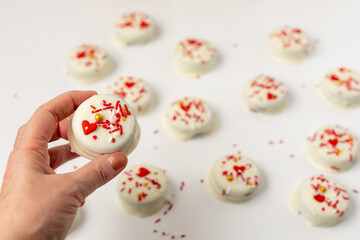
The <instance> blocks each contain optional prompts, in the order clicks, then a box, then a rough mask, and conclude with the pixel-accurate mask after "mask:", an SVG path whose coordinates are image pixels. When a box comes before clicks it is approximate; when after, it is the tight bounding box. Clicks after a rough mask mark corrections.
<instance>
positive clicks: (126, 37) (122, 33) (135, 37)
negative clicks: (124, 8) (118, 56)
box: [114, 12, 155, 46]
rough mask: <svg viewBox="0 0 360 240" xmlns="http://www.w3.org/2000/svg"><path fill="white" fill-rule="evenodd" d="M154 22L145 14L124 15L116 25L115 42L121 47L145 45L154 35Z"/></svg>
mask: <svg viewBox="0 0 360 240" xmlns="http://www.w3.org/2000/svg"><path fill="white" fill-rule="evenodd" d="M154 29H155V28H154V23H153V20H152V19H151V18H150V17H149V16H148V15H147V14H145V13H139V12H133V13H127V14H124V15H122V16H121V17H120V18H119V19H118V20H117V21H116V23H115V27H114V40H115V43H117V44H118V45H120V46H126V45H135V44H143V43H145V42H147V41H149V40H150V39H151V38H152V37H153V35H154Z"/></svg>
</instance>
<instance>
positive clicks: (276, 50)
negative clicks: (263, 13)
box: [268, 26, 309, 64]
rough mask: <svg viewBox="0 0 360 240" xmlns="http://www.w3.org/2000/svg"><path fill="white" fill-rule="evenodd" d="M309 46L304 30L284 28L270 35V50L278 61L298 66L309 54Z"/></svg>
mask: <svg viewBox="0 0 360 240" xmlns="http://www.w3.org/2000/svg"><path fill="white" fill-rule="evenodd" d="M308 45H309V39H308V37H307V36H306V35H305V34H304V33H303V32H302V30H300V29H299V28H294V27H290V26H283V27H279V28H277V29H275V30H274V31H273V32H272V33H271V34H270V38H269V43H268V50H269V52H270V54H271V55H272V56H273V57H274V58H275V59H276V60H278V61H280V62H283V63H288V64H296V63H299V62H301V61H302V60H304V58H305V57H306V55H307V54H308Z"/></svg>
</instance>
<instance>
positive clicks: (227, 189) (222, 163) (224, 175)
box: [207, 154, 260, 202]
mask: <svg viewBox="0 0 360 240" xmlns="http://www.w3.org/2000/svg"><path fill="white" fill-rule="evenodd" d="M259 180H260V173H259V170H258V168H257V167H256V165H255V163H254V162H253V161H252V160H251V159H250V158H248V157H246V156H243V155H240V154H236V155H227V156H224V157H221V158H219V159H218V160H217V161H216V162H215V164H214V165H213V167H212V168H211V170H210V172H209V174H208V177H207V187H208V190H209V192H210V193H211V195H212V196H214V197H215V198H217V199H219V200H221V201H229V202H243V201H246V200H248V199H249V198H251V197H253V196H254V194H255V192H256V190H257V189H258V186H259Z"/></svg>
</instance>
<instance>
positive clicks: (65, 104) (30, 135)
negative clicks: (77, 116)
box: [23, 91, 97, 144]
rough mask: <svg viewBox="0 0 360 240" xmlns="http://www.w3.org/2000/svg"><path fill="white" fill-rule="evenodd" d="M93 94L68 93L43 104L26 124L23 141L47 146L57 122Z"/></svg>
mask: <svg viewBox="0 0 360 240" xmlns="http://www.w3.org/2000/svg"><path fill="white" fill-rule="evenodd" d="M95 94H97V93H96V92H95V91H69V92H66V93H63V94H61V95H59V96H57V97H55V98H53V99H52V100H50V101H49V102H47V103H45V104H43V105H42V106H40V107H39V108H38V109H37V110H36V112H35V113H34V114H33V116H32V117H31V118H30V120H29V122H28V123H27V124H26V127H25V129H24V132H23V139H27V140H30V139H31V140H30V141H28V142H27V144H32V143H33V142H38V141H40V142H44V143H45V142H46V144H47V143H48V142H49V141H50V139H51V138H52V136H53V133H54V131H55V130H56V127H57V124H58V122H60V121H61V120H63V119H65V118H66V117H67V116H69V115H71V114H72V113H73V112H74V111H75V110H76V108H77V107H78V106H79V105H80V104H81V103H82V102H83V101H85V100H86V99H88V98H89V97H91V96H93V95H95ZM33 140H35V141H33Z"/></svg>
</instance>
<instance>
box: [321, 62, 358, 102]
mask: <svg viewBox="0 0 360 240" xmlns="http://www.w3.org/2000/svg"><path fill="white" fill-rule="evenodd" d="M319 92H320V94H321V96H322V97H323V98H324V99H325V100H326V101H327V102H329V103H330V104H331V105H333V106H335V107H340V108H351V107H355V106H358V105H359V104H360V75H359V73H357V72H354V71H353V70H351V69H349V68H344V67H340V68H334V69H332V70H330V71H329V72H328V73H327V74H326V75H325V77H324V78H323V79H322V80H321V81H320V84H319Z"/></svg>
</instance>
